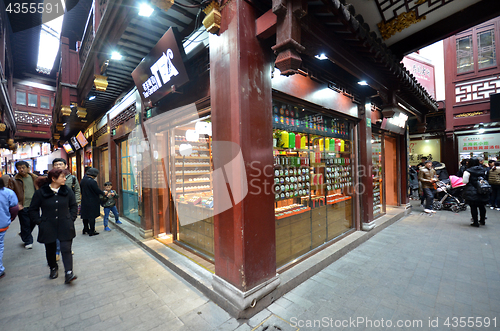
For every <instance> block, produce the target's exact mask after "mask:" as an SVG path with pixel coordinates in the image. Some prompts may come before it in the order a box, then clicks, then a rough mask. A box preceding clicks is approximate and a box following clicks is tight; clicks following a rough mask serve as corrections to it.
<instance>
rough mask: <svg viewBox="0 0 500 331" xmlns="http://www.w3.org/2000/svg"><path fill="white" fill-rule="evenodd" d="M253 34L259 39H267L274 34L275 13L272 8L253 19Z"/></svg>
mask: <svg viewBox="0 0 500 331" xmlns="http://www.w3.org/2000/svg"><path fill="white" fill-rule="evenodd" d="M255 34H256V36H257V38H259V39H267V38H269V37H272V36H273V35H275V34H276V14H274V13H273V11H272V9H269V10H268V11H267V12H266V13H265V14H263V15H262V16H260V17H259V18H258V19H256V20H255Z"/></svg>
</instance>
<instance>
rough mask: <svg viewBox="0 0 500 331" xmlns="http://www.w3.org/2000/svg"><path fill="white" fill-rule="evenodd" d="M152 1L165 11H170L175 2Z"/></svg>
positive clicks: (166, 0) (169, 0) (172, 0)
mask: <svg viewBox="0 0 500 331" xmlns="http://www.w3.org/2000/svg"><path fill="white" fill-rule="evenodd" d="M151 3H152V4H153V5H155V6H156V7H158V8H160V9H161V10H163V11H168V10H169V9H170V7H172V5H173V4H174V0H151Z"/></svg>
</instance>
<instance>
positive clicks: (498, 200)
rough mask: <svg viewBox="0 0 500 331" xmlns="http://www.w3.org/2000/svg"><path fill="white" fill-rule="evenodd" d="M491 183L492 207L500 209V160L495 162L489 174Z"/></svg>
mask: <svg viewBox="0 0 500 331" xmlns="http://www.w3.org/2000/svg"><path fill="white" fill-rule="evenodd" d="M488 182H489V183H490V185H491V189H492V191H491V195H490V209H495V208H496V210H500V162H495V163H494V164H493V166H492V167H491V170H490V172H489V174H488Z"/></svg>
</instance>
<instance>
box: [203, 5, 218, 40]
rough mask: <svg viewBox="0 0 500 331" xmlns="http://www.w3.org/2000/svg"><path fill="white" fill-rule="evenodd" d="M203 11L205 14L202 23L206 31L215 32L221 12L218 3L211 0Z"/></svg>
mask: <svg viewBox="0 0 500 331" xmlns="http://www.w3.org/2000/svg"><path fill="white" fill-rule="evenodd" d="M203 12H204V13H205V14H206V15H207V16H205V18H204V19H203V25H204V26H205V29H207V31H208V32H210V33H213V34H216V33H217V32H218V31H219V29H220V22H221V14H220V10H219V3H218V2H217V1H212V2H211V3H210V4H209V5H208V6H207V7H206V8H205V9H203Z"/></svg>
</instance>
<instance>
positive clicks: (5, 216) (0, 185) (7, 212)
mask: <svg viewBox="0 0 500 331" xmlns="http://www.w3.org/2000/svg"><path fill="white" fill-rule="evenodd" d="M3 177H5V176H2V180H0V278H3V277H4V276H5V267H4V266H3V250H4V249H3V248H4V239H5V232H7V229H8V228H9V226H10V223H11V222H12V221H13V220H14V219H15V218H16V216H17V213H18V211H19V206H18V202H19V201H18V200H17V196H16V193H14V191H12V190H11V189H9V188H7V187H5V180H4V178H3ZM7 177H8V176H7ZM7 180H8V178H7Z"/></svg>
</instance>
